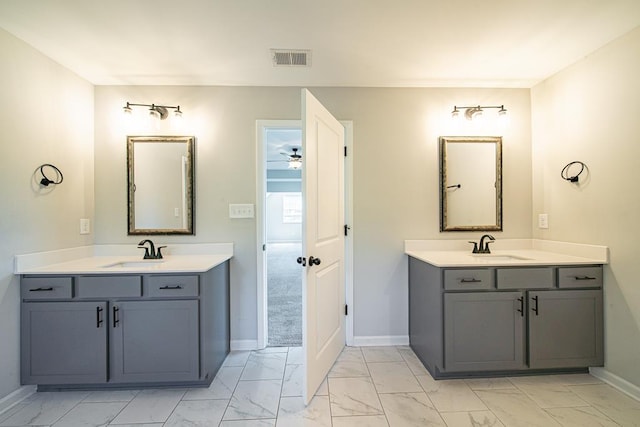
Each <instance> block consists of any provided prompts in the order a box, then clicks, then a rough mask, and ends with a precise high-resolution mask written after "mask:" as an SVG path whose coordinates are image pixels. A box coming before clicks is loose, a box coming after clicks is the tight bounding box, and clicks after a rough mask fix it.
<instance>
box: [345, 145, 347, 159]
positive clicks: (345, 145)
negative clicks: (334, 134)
mask: <svg viewBox="0 0 640 427" xmlns="http://www.w3.org/2000/svg"><path fill="white" fill-rule="evenodd" d="M344 156H345V157H347V146H346V145H345V146H344Z"/></svg>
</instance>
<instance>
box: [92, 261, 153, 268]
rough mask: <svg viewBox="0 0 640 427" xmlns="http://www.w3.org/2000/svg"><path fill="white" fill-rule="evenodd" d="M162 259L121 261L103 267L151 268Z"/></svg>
mask: <svg viewBox="0 0 640 427" xmlns="http://www.w3.org/2000/svg"><path fill="white" fill-rule="evenodd" d="M163 262H164V261H163V260H147V261H122V262H116V263H113V264H108V265H105V266H104V268H152V267H157V266H159V265H160V264H162V263H163Z"/></svg>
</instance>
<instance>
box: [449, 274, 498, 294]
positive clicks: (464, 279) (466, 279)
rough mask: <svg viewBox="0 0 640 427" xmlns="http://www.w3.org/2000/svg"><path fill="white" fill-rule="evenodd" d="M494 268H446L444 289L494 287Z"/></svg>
mask: <svg viewBox="0 0 640 427" xmlns="http://www.w3.org/2000/svg"><path fill="white" fill-rule="evenodd" d="M493 282H494V281H493V270H486V269H478V270H466V269H465V270H445V271H444V289H445V290H447V291H455V290H473V289H493V288H494V285H493Z"/></svg>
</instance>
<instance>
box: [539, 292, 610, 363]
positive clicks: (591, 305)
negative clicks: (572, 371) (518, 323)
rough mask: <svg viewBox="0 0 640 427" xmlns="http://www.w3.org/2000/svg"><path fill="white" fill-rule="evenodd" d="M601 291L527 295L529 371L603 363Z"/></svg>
mask: <svg viewBox="0 0 640 427" xmlns="http://www.w3.org/2000/svg"><path fill="white" fill-rule="evenodd" d="M602 329H603V319H602V291H601V290H591V289H589V290H558V291H531V292H529V342H530V351H529V365H530V366H531V367H532V368H562V367H576V366H598V365H601V364H602V363H603V344H602V343H603V335H602Z"/></svg>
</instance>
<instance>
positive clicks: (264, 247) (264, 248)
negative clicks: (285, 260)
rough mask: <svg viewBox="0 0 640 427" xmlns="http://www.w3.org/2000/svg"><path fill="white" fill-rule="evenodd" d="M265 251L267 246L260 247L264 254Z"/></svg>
mask: <svg viewBox="0 0 640 427" xmlns="http://www.w3.org/2000/svg"><path fill="white" fill-rule="evenodd" d="M266 250H267V245H266V244H265V245H262V251H263V252H264V251H266Z"/></svg>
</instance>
